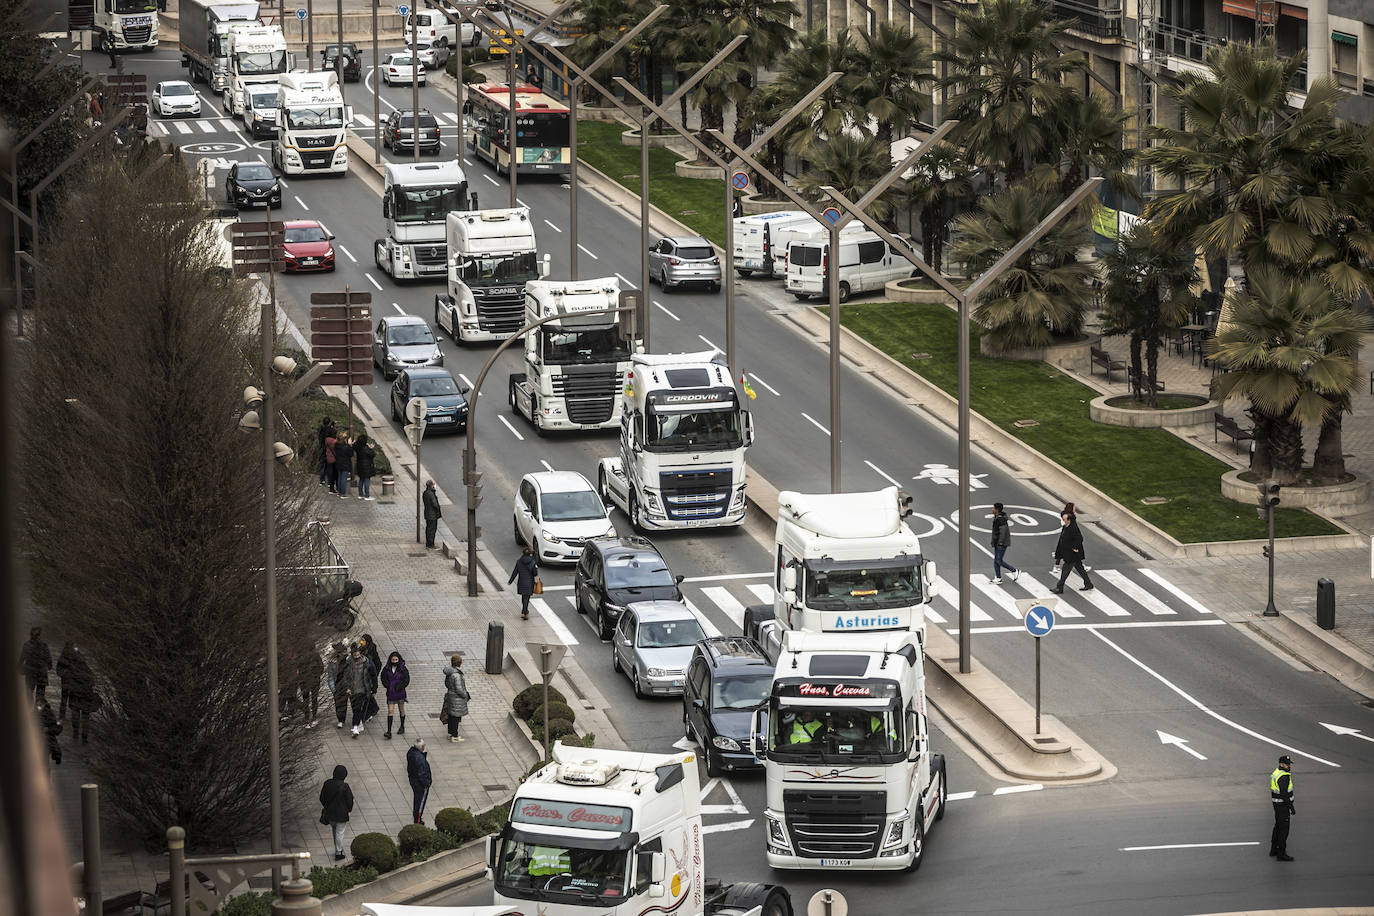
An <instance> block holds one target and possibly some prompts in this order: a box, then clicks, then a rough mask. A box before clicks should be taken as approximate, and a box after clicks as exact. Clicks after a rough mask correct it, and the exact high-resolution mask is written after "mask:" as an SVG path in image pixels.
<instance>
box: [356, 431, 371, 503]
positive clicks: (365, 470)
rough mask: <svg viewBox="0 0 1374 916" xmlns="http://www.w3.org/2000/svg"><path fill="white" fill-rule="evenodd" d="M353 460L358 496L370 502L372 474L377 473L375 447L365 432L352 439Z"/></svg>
mask: <svg viewBox="0 0 1374 916" xmlns="http://www.w3.org/2000/svg"><path fill="white" fill-rule="evenodd" d="M353 460H354V462H355V463H356V464H357V472H358V498H359V499H365V500H367V501H368V502H371V501H372V476H373V475H374V474H375V473H377V449H376V448H374V447H373V445H372V442H371V440H369V439H368V438H367V433H361V434H360V435H359V436H358V438H357V439H355V440H354V442H353Z"/></svg>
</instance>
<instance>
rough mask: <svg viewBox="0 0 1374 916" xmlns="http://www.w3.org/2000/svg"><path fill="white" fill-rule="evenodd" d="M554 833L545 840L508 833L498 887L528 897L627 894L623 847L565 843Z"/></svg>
mask: <svg viewBox="0 0 1374 916" xmlns="http://www.w3.org/2000/svg"><path fill="white" fill-rule="evenodd" d="M562 842H566V841H560V840H559V839H558V838H556V837H549V839H548V842H547V844H544V843H540V844H535V843H529V842H525V841H523V840H515V839H508V840H506V841H505V842H504V843H502V844H501V860H500V862H499V863H497V870H496V892H497V893H498V894H504V895H506V896H509V897H522V898H525V899H527V900H528V899H532V900H564V901H571V902H576V903H581V902H584V901H586V900H587V898H592V899H595V900H605V901H607V902H608V903H609V902H613V901H621V900H624V899H625V896H626V890H627V888H626V878H627V877H628V875H629V863H630V853H629V851H627V850H623V849H621V850H615V849H583V848H580V847H577V846H564V845H562Z"/></svg>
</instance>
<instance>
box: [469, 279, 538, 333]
mask: <svg viewBox="0 0 1374 916" xmlns="http://www.w3.org/2000/svg"><path fill="white" fill-rule="evenodd" d="M472 296H473V298H474V299H475V300H476V302H477V327H478V328H479V329H481V330H483V331H487V332H489V333H491V334H499V335H501V336H503V337H505V336H507V335H510V334H514V333H515V332H516V331H518V330H520V329H521V328H522V327H524V326H525V290H524V289H523V288H520V289H517V290H516V291H515V292H514V293H513V294H505V293H503V294H499V295H498V294H493V293H491V292H489V291H487V290H483V289H474V290H473V291H472Z"/></svg>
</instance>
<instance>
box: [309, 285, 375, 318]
mask: <svg viewBox="0 0 1374 916" xmlns="http://www.w3.org/2000/svg"><path fill="white" fill-rule="evenodd" d="M310 304H311V305H371V304H372V294H371V293H369V292H366V291H363V292H361V293H360V292H356V291H353V290H346V291H344V292H342V293H311V294H310ZM310 311H311V314H314V312H315V310H314V309H311V310H310ZM341 311H342V310H341Z"/></svg>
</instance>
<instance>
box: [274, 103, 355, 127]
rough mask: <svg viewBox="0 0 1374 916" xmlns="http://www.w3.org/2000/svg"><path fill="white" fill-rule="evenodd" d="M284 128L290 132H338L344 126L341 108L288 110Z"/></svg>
mask: <svg viewBox="0 0 1374 916" xmlns="http://www.w3.org/2000/svg"><path fill="white" fill-rule="evenodd" d="M286 126H287V127H288V128H290V129H291V130H338V129H339V128H341V127H343V126H344V116H343V108H342V107H330V108H288V109H286Z"/></svg>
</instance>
